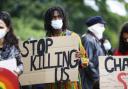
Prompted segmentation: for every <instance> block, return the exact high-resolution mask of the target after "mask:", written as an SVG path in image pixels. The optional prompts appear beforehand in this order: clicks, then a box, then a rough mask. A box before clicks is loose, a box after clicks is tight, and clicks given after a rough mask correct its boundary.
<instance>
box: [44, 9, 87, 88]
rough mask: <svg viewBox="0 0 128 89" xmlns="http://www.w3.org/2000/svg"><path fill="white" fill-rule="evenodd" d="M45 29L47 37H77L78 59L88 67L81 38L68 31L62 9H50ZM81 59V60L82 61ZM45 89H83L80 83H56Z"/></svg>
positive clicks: (45, 20) (46, 17) (49, 84)
mask: <svg viewBox="0 0 128 89" xmlns="http://www.w3.org/2000/svg"><path fill="white" fill-rule="evenodd" d="M44 27H45V30H46V32H47V33H46V36H47V37H58V36H76V38H78V39H79V49H80V51H77V52H76V57H77V58H78V59H79V60H78V61H79V63H80V66H82V67H86V66H87V64H88V59H87V57H86V53H85V50H84V48H83V46H82V43H81V40H80V37H79V36H78V35H77V34H76V33H74V32H71V31H69V30H67V27H68V25H67V19H66V14H65V12H64V10H63V9H62V8H60V7H52V8H49V9H48V10H47V11H46V13H45V18H44ZM80 59H81V60H80ZM44 89H82V88H81V84H80V81H74V82H72V81H70V80H67V81H58V82H55V83H48V84H44Z"/></svg>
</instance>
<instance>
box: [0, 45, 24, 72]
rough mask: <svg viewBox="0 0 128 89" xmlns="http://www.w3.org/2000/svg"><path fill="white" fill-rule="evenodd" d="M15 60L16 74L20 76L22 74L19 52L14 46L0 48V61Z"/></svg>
mask: <svg viewBox="0 0 128 89" xmlns="http://www.w3.org/2000/svg"><path fill="white" fill-rule="evenodd" d="M12 58H15V59H16V62H17V69H16V72H18V74H21V73H22V72H23V63H22V60H21V55H20V51H19V50H18V49H17V48H16V47H15V46H10V45H4V46H3V48H0V61H3V60H9V59H12Z"/></svg>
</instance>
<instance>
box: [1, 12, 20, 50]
mask: <svg viewBox="0 0 128 89" xmlns="http://www.w3.org/2000/svg"><path fill="white" fill-rule="evenodd" d="M0 20H2V21H3V22H4V23H5V24H6V26H7V28H8V29H9V32H7V34H6V35H5V37H4V45H5V44H8V45H10V46H13V45H14V46H15V47H16V48H18V49H19V46H18V39H17V38H16V36H15V35H14V33H13V28H12V22H11V16H10V14H9V13H8V12H6V11H0Z"/></svg>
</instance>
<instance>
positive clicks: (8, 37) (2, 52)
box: [0, 11, 23, 77]
mask: <svg viewBox="0 0 128 89" xmlns="http://www.w3.org/2000/svg"><path fill="white" fill-rule="evenodd" d="M12 59H15V60H16V63H17V67H16V69H15V70H12V71H13V72H14V74H15V75H16V76H17V77H18V76H20V75H21V74H22V73H23V63H22V60H21V55H20V49H19V46H18V39H17V38H16V36H15V35H14V32H13V27H12V22H11V16H10V14H9V13H8V12H6V11H0V61H4V60H12ZM10 65H15V64H10Z"/></svg>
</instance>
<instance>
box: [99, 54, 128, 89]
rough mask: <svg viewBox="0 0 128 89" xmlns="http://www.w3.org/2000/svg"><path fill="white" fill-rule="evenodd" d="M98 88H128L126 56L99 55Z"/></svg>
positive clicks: (127, 60)
mask: <svg viewBox="0 0 128 89" xmlns="http://www.w3.org/2000/svg"><path fill="white" fill-rule="evenodd" d="M99 70H100V89H128V56H100V57H99Z"/></svg>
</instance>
